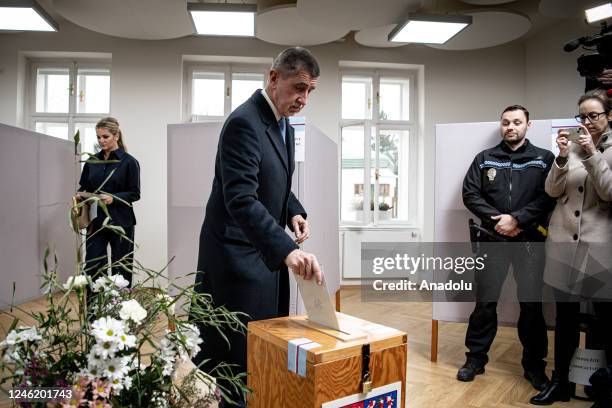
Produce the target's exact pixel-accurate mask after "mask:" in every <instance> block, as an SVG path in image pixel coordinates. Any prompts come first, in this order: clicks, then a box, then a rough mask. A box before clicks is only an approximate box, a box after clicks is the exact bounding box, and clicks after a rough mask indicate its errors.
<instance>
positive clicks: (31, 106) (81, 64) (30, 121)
mask: <svg viewBox="0 0 612 408" xmlns="http://www.w3.org/2000/svg"><path fill="white" fill-rule="evenodd" d="M28 66H29V69H28V81H27V87H26V89H27V97H26V107H25V111H26V118H27V119H26V120H27V122H26V123H27V126H28V128H29V129H31V130H33V131H36V123H37V122H46V123H67V124H68V135H67V136H68V139H67V140H71V138H72V136H73V135H74V134H75V132H76V124H77V123H93V124H95V123H97V122H98V120H100V118H102V117H105V116H109V115H110V112H111V104H112V98H109V111H108V112H95V113H77V101H76V99H77V98H76V97H75V95H76V92H77V89H78V84H77V80H78V70H79V69H83V68H89V69H107V70H108V71H109V77H110V83H109V95H110V92H111V89H112V64H111V61H110V60H108V59H76V60H75V59H59V58H53V59H50V58H49V59H47V58H32V59H28ZM39 68H63V69H68V72H69V77H68V83H69V86H71V87H72V90H71V91H69V92H70V95H69V98H68V112H37V111H36V91H37V88H36V87H37V72H38V69H39Z"/></svg>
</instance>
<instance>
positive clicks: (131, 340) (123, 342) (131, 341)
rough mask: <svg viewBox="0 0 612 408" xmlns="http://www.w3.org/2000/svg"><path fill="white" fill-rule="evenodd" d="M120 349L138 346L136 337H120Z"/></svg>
mask: <svg viewBox="0 0 612 408" xmlns="http://www.w3.org/2000/svg"><path fill="white" fill-rule="evenodd" d="M118 342H119V347H120V348H121V350H123V349H126V348H131V347H135V346H136V336H134V335H131V334H125V333H124V334H122V335H121V336H119V337H118Z"/></svg>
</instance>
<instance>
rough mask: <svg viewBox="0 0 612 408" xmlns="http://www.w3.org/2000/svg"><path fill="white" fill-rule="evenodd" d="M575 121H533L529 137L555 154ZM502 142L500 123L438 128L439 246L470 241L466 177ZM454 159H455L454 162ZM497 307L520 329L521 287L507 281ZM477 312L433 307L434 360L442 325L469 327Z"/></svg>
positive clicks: (550, 312) (462, 306)
mask: <svg viewBox="0 0 612 408" xmlns="http://www.w3.org/2000/svg"><path fill="white" fill-rule="evenodd" d="M573 125H575V122H574V121H573V119H572V120H570V121H564V120H532V121H531V127H530V129H529V130H528V131H527V135H526V138H527V139H529V141H530V142H531V143H533V144H534V145H536V146H538V147H541V148H543V149H548V150H552V151H553V153H555V154H556V153H557V151H555V149H554V146H555V145H556V143H555V142H554V140H555V134H556V132H557V129H558V128H559V127H565V126H573ZM500 141H501V136H500V133H499V122H480V123H450V124H439V125H436V163H438V165H437V166H436V171H435V197H436V198H435V205H434V219H435V222H434V241H435V242H469V229H468V220H469V219H470V218H476V217H475V216H474V215H473V214H472V213H470V211H469V210H468V209H467V208H465V205H464V204H463V200H462V186H463V178H464V177H465V174H466V172H467V169H468V168H469V166H470V164H471V163H472V160H474V157H475V156H476V154H478V153H479V152H480V151H482V150H484V149H488V148H491V147H493V146H495V145H497V144H498V143H499V142H500ZM449 157H450V158H452V160H449V159H448V158H449ZM502 293H503V294H509V295H510V296H509V298H504V296H502V298H501V299H500V304H499V305H498V308H497V314H498V320H499V324H500V325H511V326H512V325H515V323H516V321H517V319H518V315H519V312H520V306H519V304H518V302H517V301H516V300H514V298H513V297H514V294H515V293H516V284H515V282H514V281H513V280H512V279H508V280H507V281H506V282H505V285H504V288H503V290H502ZM472 310H474V303H472V302H460V303H458V302H433V305H432V339H431V342H432V347H431V360H432V361H436V359H437V343H438V321H439V320H441V321H447V322H467V321H468V318H469V316H470V313H471V312H472ZM544 315H545V318H546V321H547V323H548V325H549V326H550V325H553V322H554V305H550V304H545V305H544Z"/></svg>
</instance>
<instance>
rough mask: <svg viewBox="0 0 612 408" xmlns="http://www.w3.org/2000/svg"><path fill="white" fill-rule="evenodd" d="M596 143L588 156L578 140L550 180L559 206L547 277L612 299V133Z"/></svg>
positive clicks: (550, 281) (550, 240) (553, 283)
mask: <svg viewBox="0 0 612 408" xmlns="http://www.w3.org/2000/svg"><path fill="white" fill-rule="evenodd" d="M596 147H597V152H596V153H595V154H594V155H592V156H591V157H589V158H586V153H585V152H584V150H583V149H582V147H580V146H579V145H578V144H576V143H573V144H572V146H571V148H570V154H569V159H568V161H567V163H566V164H565V165H564V166H563V167H559V166H558V165H557V163H556V161H555V163H553V165H552V168H551V169H550V172H549V173H548V177H547V178H546V184H545V189H546V192H547V193H548V194H549V195H550V196H551V197H553V198H557V205H556V206H555V209H554V211H553V214H552V217H551V219H550V225H549V227H548V239H547V241H546V249H547V253H546V254H547V262H546V270H545V273H544V280H545V281H546V283H548V284H550V285H551V286H553V287H555V288H557V289H561V290H563V291H567V292H570V293H580V294H582V295H583V296H586V297H597V298H601V297H610V298H612V278H610V276H612V275H611V274H610V273H609V272H608V271H609V270H610V269H612V246H611V245H612V244H611V242H612V207H611V202H612V171H611V169H612V149H611V148H610V147H612V132H608V133H606V134H604V135H602V136H601V138H600V140H599V142H598V144H597V146H596ZM585 279H586V280H585ZM576 283H577V285H575V284H576Z"/></svg>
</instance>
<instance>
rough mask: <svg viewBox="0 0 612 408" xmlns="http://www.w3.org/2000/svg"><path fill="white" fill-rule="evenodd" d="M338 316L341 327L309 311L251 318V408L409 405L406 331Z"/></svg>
mask: <svg viewBox="0 0 612 408" xmlns="http://www.w3.org/2000/svg"><path fill="white" fill-rule="evenodd" d="M337 316H338V320H339V323H340V328H341V330H342V331H341V332H338V331H335V330H331V329H327V328H324V327H323V326H319V325H317V324H314V323H311V322H310V321H309V320H308V319H307V318H306V317H305V316H290V317H281V318H276V319H270V320H260V321H253V322H249V324H248V339H247V341H248V346H247V348H248V357H247V371H248V373H249V376H248V380H247V384H248V387H249V388H250V389H251V390H252V393H251V394H250V395H249V397H248V406H249V408H276V407H279V408H281V407H282V408H284V407H295V408H301V407H304V408H306V407H308V408H315V407H316V408H328V407H329V408H339V407H351V408H352V407H364V408H368V407H369V406H371V407H376V408H378V407H384V408H396V407H401V408H404V406H405V399H406V395H405V390H406V358H407V344H406V341H407V335H406V333H404V332H401V331H399V330H395V329H392V328H389V327H385V326H381V325H378V324H374V323H371V322H368V321H366V320H362V319H359V318H356V317H352V316H349V315H345V314H342V313H337ZM372 401H374V402H375V403H374V404H372Z"/></svg>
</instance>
